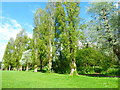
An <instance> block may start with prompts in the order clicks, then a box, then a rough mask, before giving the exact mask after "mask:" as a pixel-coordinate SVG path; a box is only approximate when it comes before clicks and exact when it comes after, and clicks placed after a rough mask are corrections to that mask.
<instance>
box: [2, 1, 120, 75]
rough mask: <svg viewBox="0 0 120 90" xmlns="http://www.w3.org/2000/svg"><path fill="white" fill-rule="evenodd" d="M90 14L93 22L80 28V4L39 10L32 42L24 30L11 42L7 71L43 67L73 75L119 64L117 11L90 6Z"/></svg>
mask: <svg viewBox="0 0 120 90" xmlns="http://www.w3.org/2000/svg"><path fill="white" fill-rule="evenodd" d="M88 12H89V13H90V14H91V15H93V16H94V18H93V19H92V20H91V21H89V22H86V23H84V24H81V23H80V21H81V18H80V3H79V2H55V3H54V2H53V3H48V4H47V5H46V8H45V9H41V8H39V9H37V10H36V13H35V15H34V25H35V26H34V29H33V37H32V39H31V38H28V37H27V35H26V33H25V32H24V30H22V31H21V32H20V33H19V34H18V35H17V37H16V39H15V40H13V39H12V38H11V39H10V41H9V42H8V44H7V46H6V50H5V53H4V57H3V64H4V68H6V69H9V70H10V69H19V70H22V67H25V68H26V70H27V71H28V69H29V67H31V68H34V71H35V72H36V71H37V69H38V67H40V70H43V69H46V70H47V71H48V72H52V70H54V71H55V72H60V73H69V72H70V74H71V75H73V74H77V67H78V70H85V69H82V68H85V66H86V67H87V66H88V65H89V66H100V65H102V67H103V68H106V67H104V66H105V65H103V64H104V63H102V64H101V63H100V62H105V61H110V62H108V63H110V64H112V63H113V62H111V61H114V62H115V63H113V64H112V65H114V64H116V63H117V62H119V61H118V60H119V59H120V57H119V53H120V50H119V47H120V45H119V43H118V39H119V29H118V28H119V25H117V24H116V23H119V22H118V19H119V17H118V15H117V13H118V12H117V8H116V7H115V5H114V3H112V2H97V3H91V5H90V6H89V8H88ZM85 30H88V31H89V35H88V34H87V33H84V31H85ZM92 32H94V33H92ZM85 34H87V35H88V36H86V35H85ZM96 35H97V36H96ZM93 36H94V38H93ZM79 42H81V43H82V45H80V44H79ZM90 42H91V43H92V44H91V45H92V46H90V44H89V43H90ZM94 43H97V45H94ZM90 47H92V48H90ZM87 48H88V49H87ZM86 52H87V53H86ZM91 53H93V54H91ZM85 55H86V56H85ZM83 56H84V57H83ZM111 56H112V59H110V58H109V57H111ZM103 57H108V58H103ZM106 63H107V62H106ZM83 66H84V67H83ZM106 66H108V65H106Z"/></svg>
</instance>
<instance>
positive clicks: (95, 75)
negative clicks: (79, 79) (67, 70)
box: [79, 74, 120, 78]
mask: <svg viewBox="0 0 120 90" xmlns="http://www.w3.org/2000/svg"><path fill="white" fill-rule="evenodd" d="M79 75H85V76H90V77H119V78H120V76H109V75H104V74H79Z"/></svg>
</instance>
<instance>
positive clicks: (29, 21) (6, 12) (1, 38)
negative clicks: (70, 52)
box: [0, 2, 90, 61]
mask: <svg viewBox="0 0 120 90" xmlns="http://www.w3.org/2000/svg"><path fill="white" fill-rule="evenodd" d="M0 4H1V3H0ZM88 5H89V4H88V3H87V2H82V3H81V4H80V6H81V14H80V16H81V17H82V18H84V19H86V20H87V19H89V18H90V16H89V15H88V14H87V13H86V7H87V6H88ZM45 6H46V2H3V3H2V12H1V10H0V20H2V23H0V61H1V60H2V57H3V54H4V51H5V47H6V44H7V42H8V40H9V39H10V37H13V38H14V39H15V37H16V35H17V33H18V32H19V31H20V30H21V29H22V28H24V29H25V30H26V32H27V34H28V36H29V37H32V32H33V28H34V21H33V17H34V13H35V10H36V9H37V8H45ZM0 8H1V7H0Z"/></svg>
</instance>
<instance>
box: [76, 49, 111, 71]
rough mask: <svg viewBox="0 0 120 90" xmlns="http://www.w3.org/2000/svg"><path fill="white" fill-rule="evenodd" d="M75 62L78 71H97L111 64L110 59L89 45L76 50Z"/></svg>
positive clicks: (105, 68)
mask: <svg viewBox="0 0 120 90" xmlns="http://www.w3.org/2000/svg"><path fill="white" fill-rule="evenodd" d="M76 64H77V70H78V71H79V72H80V73H89V72H96V73H97V72H101V70H107V69H108V68H109V67H110V65H111V59H110V57H108V56H105V55H104V54H102V53H101V52H100V51H98V50H96V49H94V48H90V47H89V48H83V49H80V50H78V51H77V53H76ZM96 66H98V67H96Z"/></svg>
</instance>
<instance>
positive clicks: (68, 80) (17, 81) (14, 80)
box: [2, 71, 118, 88]
mask: <svg viewBox="0 0 120 90" xmlns="http://www.w3.org/2000/svg"><path fill="white" fill-rule="evenodd" d="M117 87H118V78H113V77H90V76H82V75H79V76H70V75H64V74H56V73H41V72H26V71H2V88H117Z"/></svg>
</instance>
